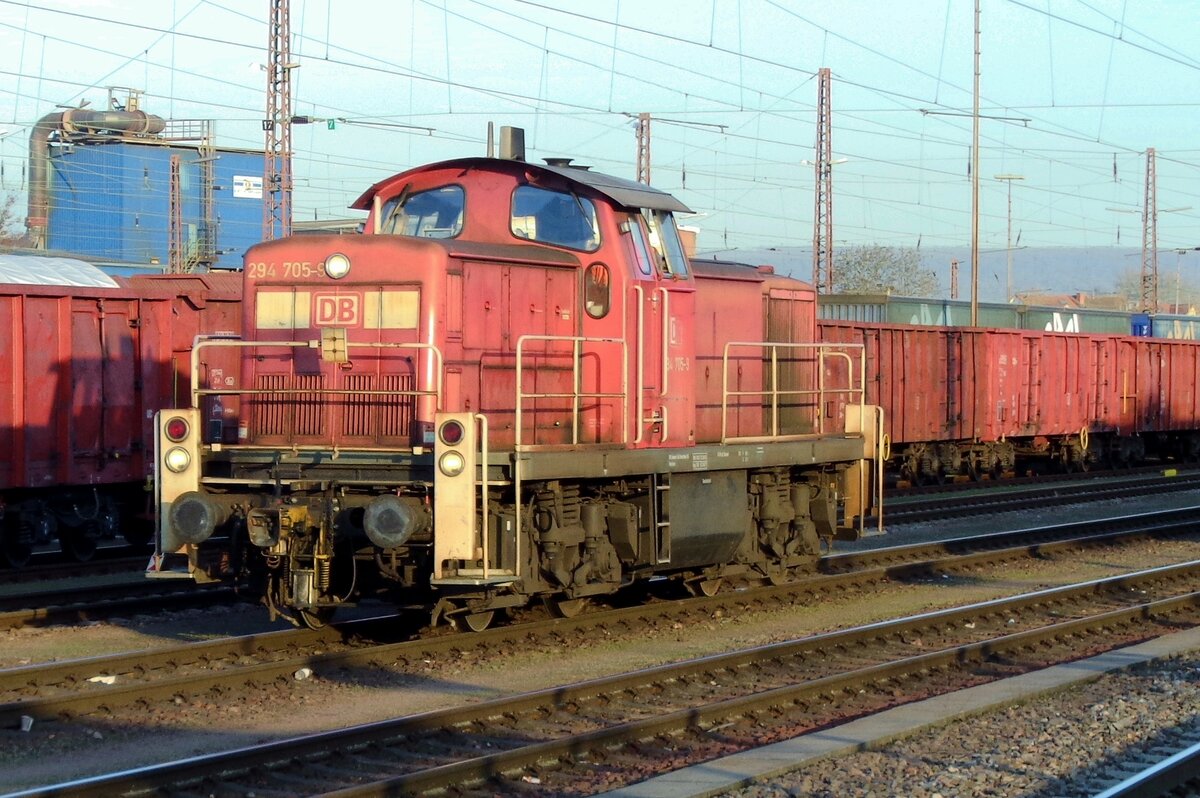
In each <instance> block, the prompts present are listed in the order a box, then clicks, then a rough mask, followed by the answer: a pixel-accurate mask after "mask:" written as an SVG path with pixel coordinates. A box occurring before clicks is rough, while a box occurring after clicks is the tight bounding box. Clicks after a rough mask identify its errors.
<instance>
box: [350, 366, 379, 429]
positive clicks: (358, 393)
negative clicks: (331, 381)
mask: <svg viewBox="0 0 1200 798" xmlns="http://www.w3.org/2000/svg"><path fill="white" fill-rule="evenodd" d="M342 388H343V389H345V390H346V391H349V392H350V393H349V394H348V395H347V396H346V397H345V399H344V400H343V401H344V404H343V405H342V434H343V435H345V436H346V437H348V438H368V437H371V438H373V437H375V430H374V429H372V428H373V427H374V426H375V425H374V424H372V423H371V422H372V421H373V419H372V418H371V416H372V413H371V407H372V405H374V404H375V402H377V401H378V400H379V399H381V398H382V397H379V396H367V395H366V394H365V393H364V391H373V390H375V376H374V375H373V374H347V375H346V376H345V378H344V379H343V380H342Z"/></svg>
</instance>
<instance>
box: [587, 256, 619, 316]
mask: <svg viewBox="0 0 1200 798" xmlns="http://www.w3.org/2000/svg"><path fill="white" fill-rule="evenodd" d="M610 282H611V275H609V273H608V267H607V266H605V265H604V264H603V263H593V264H592V265H591V266H588V267H587V270H586V271H585V272H584V273H583V308H584V310H586V311H587V314H588V315H589V316H591V317H592V318H593V319H602V318H604V317H605V316H607V315H608V308H609V304H610V303H611V301H612V295H611V293H610V291H609V283H610Z"/></svg>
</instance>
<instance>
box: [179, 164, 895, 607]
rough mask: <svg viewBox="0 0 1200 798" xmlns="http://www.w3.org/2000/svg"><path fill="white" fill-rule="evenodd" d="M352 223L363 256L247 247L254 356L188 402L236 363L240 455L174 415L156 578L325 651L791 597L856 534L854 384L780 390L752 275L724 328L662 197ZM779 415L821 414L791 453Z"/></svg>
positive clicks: (196, 366)
mask: <svg viewBox="0 0 1200 798" xmlns="http://www.w3.org/2000/svg"><path fill="white" fill-rule="evenodd" d="M354 207H357V208H360V209H364V210H367V211H368V212H369V213H368V218H367V222H366V225H365V228H364V231H363V233H362V234H360V235H353V236H293V237H291V238H287V239H282V240H277V241H270V242H264V243H262V244H259V245H256V246H254V247H252V248H251V249H250V250H249V251H248V252H247V253H246V263H245V273H244V280H245V303H244V329H245V331H246V335H245V338H244V339H243V340H239V341H230V340H209V341H199V342H198V343H197V345H196V346H195V347H194V349H193V377H194V379H193V386H194V387H193V390H192V405H193V407H197V406H199V405H200V403H202V402H203V401H204V400H205V399H207V398H209V397H211V396H213V395H215V394H221V393H227V392H229V391H222V390H220V389H213V388H201V387H198V386H200V385H201V382H200V381H199V380H198V379H195V377H196V375H198V374H199V373H201V372H202V370H203V365H204V359H205V357H206V352H215V351H218V350H221V351H224V350H228V349H234V350H236V351H237V352H239V353H240V355H241V357H242V371H241V378H240V381H239V383H238V384H239V385H240V386H241V387H240V388H239V389H237V390H236V391H232V393H236V394H237V395H238V397H239V399H240V405H239V407H240V412H241V416H240V419H239V429H238V439H237V442H236V443H225V442H221V441H206V440H204V439H203V438H202V431H199V430H193V429H192V428H191V427H188V429H187V430H183V428H182V427H181V426H180V425H179V424H178V423H175V422H173V421H172V420H173V419H178V418H183V419H184V421H187V420H188V418H190V417H189V416H188V412H191V411H185V412H182V413H178V414H176V413H173V412H171V411H167V412H164V413H163V414H162V420H161V422H160V433H161V437H160V440H161V441H162V443H161V446H160V449H161V451H160V453H159V455H160V456H159V461H160V464H161V465H160V473H161V475H162V478H160V479H159V480H158V508H159V553H158V558H157V560H156V566H157V569H158V570H157V573H159V574H163V573H167V572H170V571H171V570H173V569H172V562H173V561H174V562H175V563H178V565H179V567H178V568H175V569H174V570H177V571H186V572H189V573H191V574H192V575H193V576H196V577H197V578H236V579H239V580H244V581H247V582H248V583H249V584H251V585H254V586H255V589H257V590H261V591H262V594H263V596H264V599H265V601H266V603H267V604H268V606H269V607H270V608H271V609H272V611H273V612H280V613H284V614H286V615H289V616H292V617H294V618H296V619H299V620H302V621H304V622H306V623H309V624H310V625H315V624H318V623H321V622H323V621H324V619H325V618H327V617H328V615H329V613H330V612H331V611H332V610H333V609H334V608H336V607H338V606H341V605H344V604H350V603H353V602H355V601H357V600H358V599H359V598H361V597H363V596H368V595H381V596H386V597H388V598H389V599H390V600H393V601H397V602H399V603H401V604H404V605H406V606H421V607H425V608H427V609H429V610H430V611H431V612H432V615H433V618H434V619H435V620H437V619H439V618H443V617H445V618H453V619H455V620H458V621H459V622H460V623H462V624H464V625H466V626H467V627H468V628H481V627H482V626H484V625H486V624H487V623H488V622H489V621H490V620H491V619H492V617H494V615H495V613H496V612H498V611H503V610H505V609H507V608H509V607H515V606H520V605H523V604H525V603H528V602H529V601H530V600H531V599H533V598H535V597H540V598H545V599H546V600H548V601H549V602H550V603H551V604H552V605H553V606H555V607H558V608H559V609H560V611H563V612H567V611H571V610H573V609H577V608H578V607H579V606H580V605H581V604H580V603H581V602H582V601H584V600H586V599H587V598H588V597H591V596H596V595H601V594H606V593H611V592H613V591H614V590H617V589H618V588H620V587H621V586H623V585H627V584H629V583H630V582H633V581H635V580H637V579H642V578H647V577H649V576H653V575H668V576H674V577H678V578H681V579H683V580H685V581H686V582H687V583H688V584H691V585H693V586H695V585H705V586H707V588H712V586H713V585H714V584H716V583H718V582H720V581H721V580H722V579H725V578H727V577H729V578H733V577H735V576H738V575H748V576H751V577H756V578H780V577H782V575H784V574H786V572H787V571H788V569H790V568H795V567H801V566H802V565H804V564H805V563H809V562H811V558H812V557H813V556H815V554H816V552H817V550H818V549H819V547H820V545H821V544H820V541H821V540H825V541H828V540H829V539H831V538H832V537H834V536H835V535H839V534H848V533H849V532H850V531H855V533H857V531H861V529H862V528H863V525H864V524H865V519H866V517H867V515H868V514H869V513H870V512H871V511H872V509H873V507H874V505H875V504H876V501H875V494H874V493H873V492H872V489H871V487H870V484H869V483H870V480H871V475H872V473H873V472H872V469H871V468H870V467H868V464H869V463H872V462H874V461H876V460H877V458H878V453H877V450H878V445H879V436H878V435H876V434H875V430H876V429H877V426H878V424H877V411H876V409H874V408H871V407H869V406H867V405H865V404H864V402H863V392H862V385H861V370H856V369H855V368H851V367H847V368H841V367H838V368H835V369H833V370H832V371H830V370H828V369H826V368H825V366H824V365H822V364H823V363H824V361H823V360H814V359H813V357H812V356H810V355H809V354H805V355H804V356H799V355H797V354H796V352H797V351H799V350H789V352H790V355H789V357H785V358H783V361H784V362H785V363H787V362H789V360H790V362H791V363H792V365H791V366H784V370H783V371H781V370H780V366H779V363H780V360H781V359H780V357H779V355H778V351H777V350H778V349H779V347H780V346H782V344H773V345H766V346H767V348H765V349H764V348H762V347H763V346H765V345H764V344H762V343H761V341H763V340H765V338H764V337H763V335H764V333H763V331H764V330H765V329H766V328H765V327H764V324H765V322H764V313H765V310H764V309H765V308H766V307H767V306H766V305H765V304H764V296H765V295H764V293H763V291H764V285H765V283H764V280H763V279H762V278H760V277H754V278H748V279H740V278H739V280H731V281H730V282H729V285H728V286H714V285H712V284H711V281H709V280H706V284H708V285H709V290H711V291H714V292H721V293H724V294H726V296H725V298H724V299H723V300H721V306H720V310H721V313H722V315H725V314H728V315H729V318H715V317H711V316H709V317H706V316H704V312H708V311H706V310H705V309H711V308H712V307H715V306H713V305H712V302H711V301H710V300H709V299H706V298H704V297H703V296H702V293H703V292H702V291H701V287H700V282H699V281H698V280H697V278H696V275H695V274H694V273H693V268H692V265H691V264H690V263H689V261H688V259H687V257H686V255H685V253H684V249H683V246H682V244H681V242H680V238H679V234H678V231H677V228H676V226H675V219H674V214H675V213H680V212H687V208H686V206H684V205H683V204H682V203H680V202H679V201H678V200H677V199H675V198H674V197H672V196H671V195H669V194H666V193H664V192H661V191H657V190H655V189H653V188H651V187H649V186H645V185H642V184H638V183H633V182H630V181H626V180H622V179H619V178H614V177H610V176H607V175H602V174H599V173H596V172H592V171H590V170H586V169H583V168H579V167H571V166H569V165H565V164H548V165H545V166H541V165H534V164H529V163H525V162H523V161H520V160H513V159H503V158H501V159H496V158H466V159H460V160H456V161H448V162H443V163H440V164H433V165H429V166H424V167H420V168H417V169H412V170H409V171H407V172H404V173H401V174H398V175H395V176H393V177H391V178H389V179H387V180H385V181H382V182H381V183H378V184H376V185H375V186H373V187H372V188H371V189H370V190H368V191H367V192H366V193H365V194H363V196H362V197H360V198H359V200H358V201H357V202H356V203H355V204H354ZM743 276H744V275H743ZM735 288H736V290H735ZM702 311H703V312H702ZM699 320H703V324H704V329H703V333H702V334H700V333H699V331H698V322H699ZM747 324H749V325H750V328H749V329H747V328H746V325H747ZM755 325H757V329H754V327H755ZM726 326H728V327H730V328H731V329H735V330H737V331H738V334H737V335H733V336H731V335H728V334H726V333H725V332H724V331H723V329H722V327H726ZM743 331H745V335H744V336H743V335H742V333H743ZM803 334H804V335H807V336H808V338H807V340H806V341H805V342H804V344H803V346H805V347H814V346H815V344H813V343H812V336H811V331H810V332H806V333H803ZM731 343H732V344H735V345H736V346H739V347H742V350H739V352H738V353H734V354H731V353H730V352H729V350H728V346H729V344H731ZM805 351H806V352H807V351H808V350H805ZM771 363H774V365H771ZM801 363H803V365H800V364H801ZM814 364H816V366H815V367H816V368H817V369H825V371H827V372H828V374H826V376H829V374H836V375H837V377H838V380H840V383H844V384H840V383H839V385H838V386H837V387H836V388H831V387H830V386H829V385H827V384H826V380H825V379H822V380H820V381H817V380H815V372H813V371H812V369H813V367H814ZM731 375H732V376H731ZM797 375H799V376H797ZM856 379H857V380H858V383H857V384H856V383H855V380H856ZM835 381H837V380H835ZM818 382H819V383H820V385H818V384H817V383H818ZM716 386H720V389H719V390H718V389H717V388H716ZM781 405H788V406H791V410H790V411H789V412H805V413H809V414H810V415H811V414H812V413H815V414H816V415H815V416H812V418H811V419H810V420H809V422H806V423H805V424H804V425H802V426H801V427H797V428H796V429H792V430H784V429H782V428H781V427H780V425H779V424H778V420H779V418H781V417H782V416H781V415H780V413H779V412H778V409H779V407H780V406H781ZM835 405H836V406H838V407H840V408H841V409H840V410H839V411H838V412H839V413H840V416H838V417H837V424H838V427H837V428H836V429H833V428H831V427H830V426H829V423H830V420H831V419H832V418H833V417H832V416H830V415H829V412H830V411H829V409H828V408H830V407H833V406H835ZM818 417H819V418H818ZM729 418H733V419H735V421H734V423H733V425H732V427H731V426H730V425H729V423H728V421H727V419H729ZM768 422H771V423H768ZM772 423H773V426H772ZM172 431H174V433H180V434H179V435H173V432H172ZM176 450H180V451H176ZM181 452H182V453H181ZM172 455H173V456H174V457H175V460H174V461H172V460H171V457H172ZM673 497H674V498H673ZM218 538H220V539H221V542H218ZM707 588H706V589H707Z"/></svg>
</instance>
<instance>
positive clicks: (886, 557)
mask: <svg viewBox="0 0 1200 798" xmlns="http://www.w3.org/2000/svg"><path fill="white" fill-rule="evenodd" d="M1198 518H1200V508H1189V509H1188V510H1172V511H1166V512H1163V513H1159V514H1155V515H1152V516H1151V515H1147V516H1125V517H1122V518H1120V519H1115V520H1114V521H1113V522H1111V523H1114V524H1117V525H1126V526H1129V527H1130V528H1128V529H1125V530H1124V531H1119V532H1113V531H1108V532H1103V533H1101V534H1099V535H1097V536H1093V537H1070V538H1067V539H1065V540H1058V541H1052V542H1047V541H1046V540H1045V539H1044V537H1043V536H1044V535H1046V534H1049V533H1048V531H1047V530H1043V529H1038V530H1033V532H1034V533H1037V539H1036V540H1035V541H1034V542H1032V543H1025V544H1022V545H1015V546H1014V545H1011V544H1012V543H1013V542H1015V541H1016V539H1017V536H1018V535H1019V533H999V534H997V535H990V536H983V537H982V538H981V539H980V543H981V545H982V547H983V548H984V549H985V550H984V551H972V552H965V553H964V552H963V551H961V549H965V548H968V547H969V545H970V542H971V539H970V538H963V539H959V540H957V541H949V542H947V543H932V544H914V545H911V546H904V547H897V548H896V549H883V550H876V551H875V552H861V553H858V554H846V555H840V556H839V557H830V558H825V559H826V560H831V561H834V562H831V564H830V566H829V567H830V568H831V569H833V570H835V571H838V572H835V573H829V574H823V575H818V576H813V577H809V578H807V579H803V580H800V581H796V582H791V583H787V584H783V585H777V586H771V587H763V588H759V589H756V590H751V591H745V592H735V591H731V592H727V593H720V594H717V595H716V596H711V597H701V598H694V599H689V600H687V601H680V602H666V603H662V604H655V605H641V606H635V607H628V608H624V609H618V610H611V611H605V612H599V613H593V614H585V615H582V616H579V617H576V618H572V619H555V620H551V621H542V622H537V623H529V624H521V625H517V626H511V627H499V628H496V629H491V630H488V631H486V632H482V633H477V634H471V635H443V636H441V637H433V638H429V639H418V640H408V641H404V642H399V643H390V644H381V645H370V646H364V647H354V648H349V649H348V650H339V651H329V650H324V651H322V653H319V654H313V653H308V652H304V651H303V648H304V647H306V646H311V647H317V646H318V644H320V645H321V646H324V647H325V648H326V649H328V646H329V644H330V643H332V642H335V641H337V640H339V639H342V640H345V639H346V638H348V637H349V636H351V635H354V634H360V633H362V632H363V631H364V630H367V629H370V628H371V625H373V624H379V623H382V622H383V621H382V620H381V619H368V621H369V624H368V622H364V624H363V625H358V624H338V625H337V626H335V627H330V628H329V629H327V630H323V632H322V633H306V632H303V631H293V630H286V631H281V632H272V633H267V634H263V635H255V636H252V637H239V638H226V639H222V640H218V641H213V642H205V643H190V644H187V645H183V646H172V647H165V648H161V649H150V650H145V651H140V652H134V653H127V654H115V655H108V656H102V657H91V658H87V659H83V660H73V661H68V662H61V663H51V664H48V665H40V664H39V665H29V666H23V667H20V668H11V669H4V670H0V695H5V696H9V699H8V700H7V701H5V702H4V703H0V725H3V724H5V723H13V724H15V723H16V722H17V721H18V720H19V718H20V716H22V715H28V716H30V717H33V718H37V719H52V718H56V717H64V716H75V715H81V714H86V713H89V712H94V711H97V710H105V711H113V710H115V709H117V708H120V707H122V706H131V705H137V704H144V703H149V702H152V701H156V700H170V699H172V698H174V697H176V696H195V695H200V694H202V693H205V692H206V691H209V690H212V689H214V688H217V689H245V688H247V687H248V686H251V685H263V684H270V683H275V682H277V681H279V680H281V679H290V678H291V677H292V675H293V674H294V673H295V672H296V671H298V670H300V669H301V668H310V669H312V670H313V671H314V672H317V673H321V672H329V671H332V670H336V669H340V668H352V667H364V666H368V667H372V666H373V667H391V668H395V667H397V666H399V667H405V666H406V665H407V664H408V663H416V662H422V661H424V660H426V659H431V658H433V659H436V658H439V657H445V656H449V655H453V653H454V652H458V651H463V650H467V649H487V648H489V647H500V646H505V645H515V644H520V643H527V642H529V641H531V640H532V641H537V640H539V639H543V638H546V637H565V636H569V635H572V634H583V633H586V632H589V631H592V630H595V629H598V628H613V627H616V628H636V627H638V626H643V625H645V624H647V623H657V622H662V621H663V620H664V619H677V618H687V617H688V616H690V615H693V614H695V615H699V616H704V617H707V616H709V615H711V614H712V613H713V612H715V611H716V610H718V609H720V610H723V611H725V612H732V611H735V610H741V609H743V608H745V607H746V606H771V605H779V604H794V603H796V602H797V600H798V599H802V598H807V597H809V596H811V595H823V596H829V595H833V594H834V593H836V592H838V591H843V592H845V591H850V590H854V589H861V588H863V587H864V586H869V585H873V584H876V583H878V582H881V581H884V580H887V579H913V578H920V577H924V576H929V575H933V574H942V573H948V572H954V571H957V570H963V569H970V568H977V567H980V566H983V565H987V564H990V563H996V562H1005V561H1009V560H1012V559H1016V558H1019V557H1028V556H1038V557H1045V556H1049V555H1052V554H1055V553H1059V552H1065V551H1070V550H1076V549H1079V548H1081V547H1086V546H1091V545H1111V544H1114V543H1120V542H1122V541H1123V539H1126V538H1132V539H1137V538H1140V537H1143V536H1151V535H1154V536H1167V535H1173V534H1187V533H1190V532H1194V531H1195V523H1196V520H1197V519H1198ZM1089 525H1090V527H1092V528H1095V527H1096V526H1098V525H1100V524H1098V523H1097V522H1080V523H1079V524H1072V525H1068V526H1066V527H1064V529H1065V530H1067V531H1068V532H1070V533H1074V534H1078V533H1080V532H1081V530H1082V529H1084V528H1087V527H1089ZM1006 541H1007V542H1008V544H1009V545H1007V546H1003V547H998V546H1000V545H1001V544H1003V543H1004V542H1006ZM947 544H953V546H954V547H955V548H958V549H960V550H959V551H958V552H956V553H953V554H950V555H949V556H947V555H946V552H947V551H950V550H951V549H950V548H948V547H947ZM873 557H877V558H878V559H877V560H876V561H877V562H880V561H881V562H884V563H886V564H884V565H880V566H875V567H870V566H871V565H872V558H873ZM930 557H932V558H933V559H929V558H930ZM864 566H867V567H864ZM247 656H256V657H266V658H270V659H269V661H266V662H257V663H251V664H240V663H237V660H239V659H244V658H245V657H247ZM219 662H230V663H235V664H233V665H231V666H229V667H223V668H221V669H219V670H211V669H210V666H211V665H213V664H215V663H219ZM191 666H200V667H201V668H202V669H203V671H202V673H200V674H196V675H183V676H164V675H162V672H163V671H166V670H168V669H176V670H178V669H185V668H187V667H191ZM96 677H105V678H104V679H103V680H97V681H93V679H95V678H96ZM112 677H115V678H112ZM108 682H112V683H111V684H110V683H108ZM38 692H42V693H49V694H48V695H40V696H39V695H36V693H38ZM31 693H34V694H35V695H30V694H31Z"/></svg>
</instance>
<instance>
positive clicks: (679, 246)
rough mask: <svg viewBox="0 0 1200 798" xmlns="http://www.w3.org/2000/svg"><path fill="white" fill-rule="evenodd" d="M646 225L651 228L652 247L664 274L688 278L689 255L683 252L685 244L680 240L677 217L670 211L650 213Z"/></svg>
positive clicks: (647, 214)
mask: <svg viewBox="0 0 1200 798" xmlns="http://www.w3.org/2000/svg"><path fill="white" fill-rule="evenodd" d="M646 223H647V225H648V226H649V228H650V246H651V247H653V248H654V252H655V254H656V255H657V256H658V265H659V268H660V269H661V270H662V273H663V274H664V275H667V276H674V277H687V275H688V262H687V255H686V254H684V251H683V242H682V241H680V240H679V230H678V228H676V227H675V217H674V216H672V215H671V214H670V212H668V211H648V212H647V213H646Z"/></svg>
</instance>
